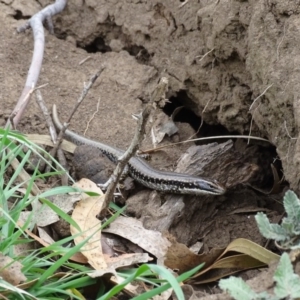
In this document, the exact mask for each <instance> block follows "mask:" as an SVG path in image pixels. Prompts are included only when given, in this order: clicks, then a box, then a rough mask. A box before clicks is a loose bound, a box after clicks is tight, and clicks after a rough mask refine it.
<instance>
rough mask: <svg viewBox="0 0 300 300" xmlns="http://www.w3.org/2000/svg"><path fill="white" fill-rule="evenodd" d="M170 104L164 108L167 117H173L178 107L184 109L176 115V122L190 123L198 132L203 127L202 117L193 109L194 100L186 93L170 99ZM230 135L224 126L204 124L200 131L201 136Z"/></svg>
mask: <svg viewBox="0 0 300 300" xmlns="http://www.w3.org/2000/svg"><path fill="white" fill-rule="evenodd" d="M169 101H170V102H169V103H167V104H166V106H165V107H164V112H165V113H166V114H167V115H169V116H170V115H172V113H173V112H174V110H175V109H176V108H178V107H181V106H183V108H182V109H181V110H180V111H179V112H178V114H176V116H175V118H174V121H175V122H183V123H189V124H190V125H191V126H192V127H193V129H194V130H195V131H198V129H199V127H200V125H201V117H199V116H197V115H196V114H195V113H194V112H193V110H192V109H191V107H192V106H193V105H194V104H193V102H192V100H191V99H190V98H189V97H188V95H187V94H186V92H185V91H180V92H178V93H177V95H176V96H173V97H171V98H170V99H169ZM226 134H229V132H228V130H227V129H226V128H225V127H224V126H222V125H209V124H207V123H205V122H203V124H202V126H201V129H200V131H199V136H202V137H206V136H215V135H226Z"/></svg>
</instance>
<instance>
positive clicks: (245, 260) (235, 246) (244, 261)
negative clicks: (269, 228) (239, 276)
mask: <svg viewBox="0 0 300 300" xmlns="http://www.w3.org/2000/svg"><path fill="white" fill-rule="evenodd" d="M230 252H234V254H233V255H231V256H226V257H224V256H225V255H228V253H230ZM235 252H238V253H242V255H241V254H236V253H235ZM279 258H280V256H279V255H277V254H275V253H273V252H271V251H269V250H267V249H265V248H263V247H262V246H260V245H258V244H256V243H254V242H252V241H250V240H247V239H243V238H240V239H236V240H234V241H233V242H231V243H230V244H229V245H228V246H227V247H226V249H225V250H224V251H223V253H222V254H221V255H220V256H219V257H218V259H217V260H216V261H215V262H214V263H213V264H212V265H210V266H208V265H206V266H204V268H205V269H203V270H200V272H199V273H198V274H196V275H194V276H193V279H194V280H193V282H194V283H197V284H201V283H208V282H213V281H216V280H218V279H220V278H222V277H225V276H228V275H231V274H233V273H236V272H240V271H242V270H248V269H253V268H260V267H263V266H266V265H268V264H270V263H271V262H274V261H278V260H279ZM213 269H218V270H217V271H212V270H213ZM202 275H204V276H205V279H203V280H201V276H202ZM195 279H197V281H196V282H195ZM199 279H200V280H199Z"/></svg>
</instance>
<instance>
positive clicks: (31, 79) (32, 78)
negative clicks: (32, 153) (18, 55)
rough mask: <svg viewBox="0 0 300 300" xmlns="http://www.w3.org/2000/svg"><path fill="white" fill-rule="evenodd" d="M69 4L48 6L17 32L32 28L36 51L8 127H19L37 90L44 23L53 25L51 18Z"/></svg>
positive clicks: (58, 0)
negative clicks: (31, 97) (34, 90)
mask: <svg viewBox="0 0 300 300" xmlns="http://www.w3.org/2000/svg"><path fill="white" fill-rule="evenodd" d="M67 2H68V1H67V0H56V1H55V3H54V4H51V5H48V6H47V7H45V8H44V9H42V10H41V11H40V12H38V13H37V14H35V15H33V16H32V17H31V18H30V19H29V21H28V22H27V23H26V24H25V25H23V26H22V27H19V28H18V30H17V31H18V32H23V31H25V30H26V29H28V28H30V27H31V28H32V31H33V37H34V51H33V56H32V61H31V65H30V68H29V71H28V74H27V80H26V83H25V86H24V88H23V91H22V94H21V96H20V98H19V100H18V102H17V105H16V106H15V108H14V110H13V112H12V113H11V117H10V118H9V120H8V122H7V124H6V126H9V125H12V127H13V128H15V127H16V126H17V125H18V123H19V121H20V119H21V117H22V115H23V113H24V111H25V109H26V106H27V104H28V103H29V101H30V96H31V94H32V90H33V89H34V88H35V86H36V84H37V81H38V79H39V75H40V71H41V67H42V62H43V56H44V48H45V35H44V28H43V22H44V21H45V20H47V22H48V25H49V24H50V23H51V22H50V18H51V17H52V16H54V15H55V14H58V13H59V12H61V11H62V10H63V9H64V8H65V6H66V4H67ZM50 30H51V24H50ZM11 123H12V124H11Z"/></svg>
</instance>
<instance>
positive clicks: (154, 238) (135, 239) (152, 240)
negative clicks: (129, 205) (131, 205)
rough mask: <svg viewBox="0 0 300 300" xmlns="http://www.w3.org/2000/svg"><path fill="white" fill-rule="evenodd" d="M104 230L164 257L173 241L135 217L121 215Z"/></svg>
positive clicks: (158, 256) (159, 256)
mask: <svg viewBox="0 0 300 300" xmlns="http://www.w3.org/2000/svg"><path fill="white" fill-rule="evenodd" d="M103 232H108V233H112V234H117V235H119V236H121V237H123V238H126V239H128V240H129V241H131V242H132V243H134V244H137V245H138V246H139V247H141V248H143V249H145V250H146V251H147V252H149V253H151V254H152V255H154V256H156V257H157V258H161V257H164V256H165V254H166V252H167V250H168V247H169V246H170V245H171V243H170V242H169V241H168V240H167V239H166V238H165V237H163V236H162V234H161V233H160V232H158V231H154V230H148V229H145V228H144V226H143V224H142V223H141V222H140V221H139V220H137V219H134V218H127V217H122V216H119V217H118V218H117V219H116V220H115V221H114V222H112V223H111V224H110V226H109V227H108V228H105V229H104V230H103Z"/></svg>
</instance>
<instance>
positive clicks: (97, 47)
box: [77, 37, 111, 53]
mask: <svg viewBox="0 0 300 300" xmlns="http://www.w3.org/2000/svg"><path fill="white" fill-rule="evenodd" d="M77 47H79V48H83V49H84V50H85V51H86V52H88V53H96V52H101V53H106V52H110V51H111V48H110V47H109V46H107V45H106V43H105V41H104V39H103V38H102V37H97V38H96V39H94V41H92V42H91V43H90V44H88V45H86V46H84V47H81V46H80V45H79V44H77Z"/></svg>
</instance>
